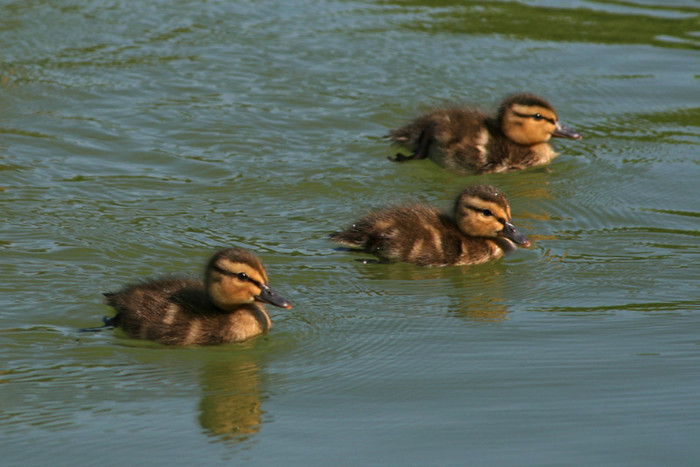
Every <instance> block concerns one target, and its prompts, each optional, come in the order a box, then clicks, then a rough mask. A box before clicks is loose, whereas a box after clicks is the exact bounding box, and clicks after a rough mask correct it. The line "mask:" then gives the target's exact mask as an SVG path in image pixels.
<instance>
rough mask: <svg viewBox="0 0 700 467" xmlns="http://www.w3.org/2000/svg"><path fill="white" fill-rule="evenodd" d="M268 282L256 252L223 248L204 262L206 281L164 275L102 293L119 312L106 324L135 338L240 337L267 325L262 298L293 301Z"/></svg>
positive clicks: (181, 341) (201, 340) (185, 341)
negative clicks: (164, 276)
mask: <svg viewBox="0 0 700 467" xmlns="http://www.w3.org/2000/svg"><path fill="white" fill-rule="evenodd" d="M267 284H268V280H267V274H266V273H265V268H263V265H262V263H261V262H260V260H259V259H258V258H256V257H255V255H253V254H252V253H249V252H248V251H246V250H243V249H240V248H228V249H224V250H221V251H219V252H217V253H216V254H214V255H213V256H212V257H211V259H210V260H209V262H208V263H207V266H206V269H205V272H204V283H202V282H201V281H198V280H192V279H180V278H165V279H156V280H151V281H147V282H142V283H138V284H134V285H129V286H126V287H124V288H123V289H122V290H120V291H119V292H115V293H106V294H104V295H105V296H106V297H107V300H106V301H107V304H108V305H109V306H111V307H113V308H114V309H115V310H116V312H117V314H116V315H115V316H114V317H113V318H107V319H105V325H106V326H116V327H119V328H121V329H123V330H124V332H125V333H126V334H127V335H128V336H130V337H133V338H136V339H149V340H152V341H156V342H160V343H162V344H170V345H198V344H222V343H225V342H240V341H244V340H246V339H249V338H251V337H255V336H257V335H260V334H262V333H264V332H266V331H267V330H268V329H270V326H271V324H272V323H271V321H270V316H269V315H268V314H267V312H266V311H265V307H264V306H263V305H262V303H269V304H271V305H275V306H279V307H282V308H287V309H289V308H291V307H292V305H291V303H289V302H288V301H287V300H286V299H284V298H282V297H281V296H280V295H279V294H278V293H277V292H275V291H274V290H272V289H271V288H270V287H269V286H268V285H267Z"/></svg>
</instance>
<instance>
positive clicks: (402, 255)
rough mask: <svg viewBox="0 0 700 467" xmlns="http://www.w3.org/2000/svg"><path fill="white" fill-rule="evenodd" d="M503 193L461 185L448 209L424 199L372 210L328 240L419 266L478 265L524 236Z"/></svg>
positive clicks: (520, 241) (524, 242)
mask: <svg viewBox="0 0 700 467" xmlns="http://www.w3.org/2000/svg"><path fill="white" fill-rule="evenodd" d="M510 218H511V216H510V206H509V205H508V202H507V201H506V198H505V196H504V195H503V194H502V193H501V192H500V191H498V190H497V189H496V188H494V187H492V186H489V185H472V186H469V187H467V188H466V189H465V190H464V191H462V193H460V195H459V196H458V197H457V200H456V201H455V204H454V210H453V213H451V214H443V213H441V212H440V211H439V210H438V209H436V208H434V207H431V206H426V205H424V204H409V205H399V206H395V207H390V208H387V209H383V210H378V211H374V212H372V213H370V214H368V215H367V216H365V217H363V218H361V219H360V220H358V221H356V222H355V223H354V224H352V225H351V226H349V227H348V228H346V229H345V230H342V231H339V232H335V233H333V234H331V236H330V238H331V240H333V241H335V242H337V243H340V244H342V245H346V246H349V247H352V248H355V249H358V250H360V251H364V252H366V253H371V254H373V255H376V256H377V257H379V259H380V260H382V261H400V262H408V263H413V264H417V265H419V266H448V265H467V264H479V263H484V262H486V261H490V260H493V259H498V258H500V257H501V256H503V254H504V253H505V252H506V251H510V250H513V249H515V245H521V246H524V247H527V246H529V245H530V241H529V240H528V239H527V238H526V237H525V236H524V235H523V234H521V233H520V232H519V231H518V230H517V229H516V227H515V226H514V225H513V224H512V223H511V222H510Z"/></svg>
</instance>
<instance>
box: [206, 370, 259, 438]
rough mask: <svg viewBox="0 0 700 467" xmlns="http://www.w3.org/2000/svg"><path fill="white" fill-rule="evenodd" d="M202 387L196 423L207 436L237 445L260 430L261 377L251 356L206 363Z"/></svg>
mask: <svg viewBox="0 0 700 467" xmlns="http://www.w3.org/2000/svg"><path fill="white" fill-rule="evenodd" d="M201 386H202V393H203V396H202V399H201V401H200V403H199V423H200V425H201V426H202V428H203V429H204V430H206V432H207V433H208V434H209V435H212V436H215V437H218V438H220V439H223V440H227V441H231V442H235V443H238V442H241V441H245V440H247V439H249V438H250V437H251V436H253V435H255V433H257V432H258V431H260V428H261V424H262V420H261V418H262V414H263V410H262V400H261V395H260V388H259V386H260V376H259V368H258V365H257V363H256V362H255V360H254V359H253V358H252V357H241V358H236V359H235V360H231V361H219V362H215V363H211V364H209V365H208V366H207V367H206V368H205V370H204V372H203V374H202V381H201Z"/></svg>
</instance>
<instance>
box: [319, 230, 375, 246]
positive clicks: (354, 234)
mask: <svg viewBox="0 0 700 467" xmlns="http://www.w3.org/2000/svg"><path fill="white" fill-rule="evenodd" d="M328 237H329V238H330V239H331V240H332V241H334V242H336V243H340V244H341V245H345V246H350V247H355V248H358V247H359V248H362V247H364V246H365V244H366V243H367V235H366V234H365V233H363V232H360V231H358V230H356V229H353V228H352V227H351V228H349V229H347V230H341V231H339V232H334V233H332V234H330V235H329V236H328Z"/></svg>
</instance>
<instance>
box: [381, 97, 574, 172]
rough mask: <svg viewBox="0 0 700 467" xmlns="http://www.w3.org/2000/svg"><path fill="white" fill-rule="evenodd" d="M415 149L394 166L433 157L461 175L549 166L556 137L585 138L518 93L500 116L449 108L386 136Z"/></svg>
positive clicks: (506, 101)
mask: <svg viewBox="0 0 700 467" xmlns="http://www.w3.org/2000/svg"><path fill="white" fill-rule="evenodd" d="M387 136H388V137H389V138H390V139H391V141H392V143H393V144H395V145H398V146H401V147H403V148H405V149H407V150H409V151H411V155H410V156H405V155H403V154H397V155H396V157H395V158H394V159H392V160H393V161H395V162H403V161H407V160H412V159H425V158H430V159H431V160H432V161H433V162H435V163H436V164H438V165H440V166H442V167H444V168H445V169H448V170H452V171H455V172H462V173H474V174H481V173H491V172H511V171H515V170H522V169H525V168H528V167H533V166H537V165H544V164H548V163H549V162H550V161H551V160H552V159H554V158H555V157H556V156H557V155H558V154H557V153H556V152H554V150H552V148H551V147H550V146H549V144H547V142H548V141H549V140H550V139H551V138H552V137H553V136H554V137H562V138H570V139H580V138H581V135H580V134H579V133H577V132H576V131H574V130H572V129H570V128H567V127H566V126H564V125H563V124H562V123H561V122H560V121H559V118H558V117H557V114H556V112H555V111H554V108H553V107H552V105H551V104H550V103H549V102H547V101H546V100H544V99H542V98H541V97H538V96H535V95H533V94H527V93H519V94H514V95H512V96H509V97H507V98H506V99H504V100H503V102H502V103H501V105H500V107H499V109H498V113H497V114H496V116H489V115H486V114H484V113H482V112H481V111H479V110H476V109H469V108H457V107H453V108H445V109H438V110H435V111H433V112H430V113H428V114H425V115H422V116H420V117H418V118H416V119H415V120H413V121H411V122H410V123H408V124H406V125H404V126H402V127H401V128H398V129H396V130H392V131H391V132H390V133H389V135H387Z"/></svg>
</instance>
